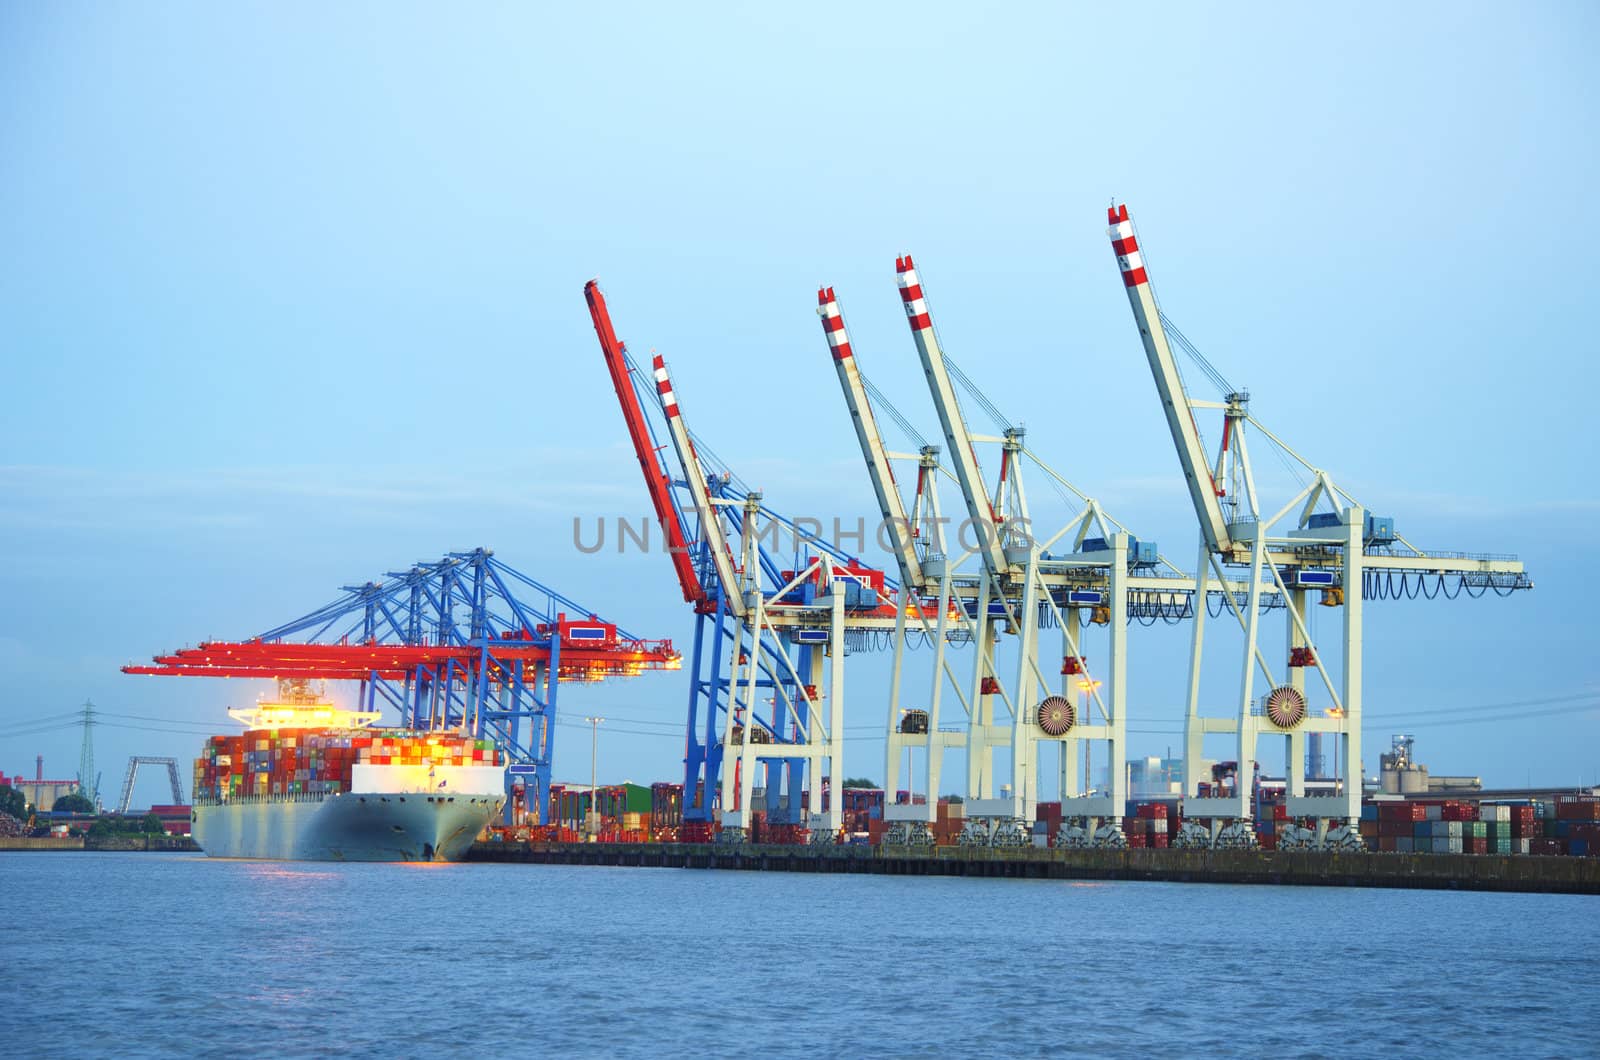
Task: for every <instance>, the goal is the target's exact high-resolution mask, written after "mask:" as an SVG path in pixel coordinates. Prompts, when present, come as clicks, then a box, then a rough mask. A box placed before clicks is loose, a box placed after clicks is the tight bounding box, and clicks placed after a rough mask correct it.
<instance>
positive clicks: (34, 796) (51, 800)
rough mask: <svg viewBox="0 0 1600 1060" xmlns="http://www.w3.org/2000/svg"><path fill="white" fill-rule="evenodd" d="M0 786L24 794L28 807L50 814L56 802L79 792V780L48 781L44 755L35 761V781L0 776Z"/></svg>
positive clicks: (20, 776)
mask: <svg viewBox="0 0 1600 1060" xmlns="http://www.w3.org/2000/svg"><path fill="white" fill-rule="evenodd" d="M0 784H5V785H7V786H9V787H11V788H14V789H16V790H17V791H20V792H22V797H23V798H25V799H27V800H28V805H29V806H32V807H33V808H34V809H35V810H38V811H39V812H41V813H46V812H49V810H50V808H51V807H52V806H54V805H55V804H56V800H57V799H59V798H61V796H63V795H71V794H72V793H74V792H76V791H77V790H78V781H77V778H73V779H72V780H46V779H45V775H44V755H39V756H38V757H37V758H36V759H35V760H34V770H33V779H32V780H29V779H28V778H27V777H24V776H22V775H21V774H18V775H17V776H14V777H7V776H5V775H4V774H0Z"/></svg>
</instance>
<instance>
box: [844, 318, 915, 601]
mask: <svg viewBox="0 0 1600 1060" xmlns="http://www.w3.org/2000/svg"><path fill="white" fill-rule="evenodd" d="M817 314H818V315H819V316H820V317H822V330H823V332H824V334H826V335H827V337H828V347H829V349H831V350H832V351H833V367H834V368H835V369H836V370H837V371H838V373H839V386H840V387H841V388H842V389H843V390H844V401H845V404H846V405H847V406H849V409H850V419H851V422H853V423H854V424H855V428H856V440H857V441H859V442H860V443H861V455H862V457H863V458H864V459H865V460H866V462H867V474H868V476H869V477H870V478H871V479H872V489H873V492H874V493H876V494H877V495H878V511H879V513H880V514H881V515H882V516H883V521H884V525H885V526H886V527H888V528H889V533H890V534H891V535H893V537H894V550H893V551H894V558H895V560H896V561H897V562H898V563H899V564H900V577H901V579H902V580H903V581H904V583H905V584H906V586H907V587H909V589H910V590H911V591H913V592H921V591H922V589H923V586H924V584H925V582H926V579H925V578H924V577H923V574H922V564H921V562H920V561H919V560H918V559H917V549H916V541H915V538H914V536H913V533H914V531H913V528H912V526H911V521H910V519H909V518H908V517H907V516H906V506H905V502H904V501H903V500H902V499H901V497H900V487H899V486H898V485H896V483H895V480H894V469H893V468H892V467H891V466H890V464H889V454H888V452H887V451H886V450H885V448H884V445H883V435H882V433H881V432H880V431H879V430H878V420H877V417H876V416H874V415H873V413H872V402H871V400H870V399H869V398H868V396H867V388H866V386H865V384H863V383H862V381H861V372H860V370H859V369H858V368H857V366H856V359H855V354H854V352H853V351H852V350H851V348H850V336H849V334H848V333H846V331H845V327H844V315H843V314H842V313H841V312H840V311H839V302H838V299H836V298H835V297H834V294H833V288H832V287H823V288H819V289H818V290H817ZM919 488H920V480H919Z"/></svg>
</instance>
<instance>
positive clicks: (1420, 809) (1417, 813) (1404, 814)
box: [1378, 802, 1428, 821]
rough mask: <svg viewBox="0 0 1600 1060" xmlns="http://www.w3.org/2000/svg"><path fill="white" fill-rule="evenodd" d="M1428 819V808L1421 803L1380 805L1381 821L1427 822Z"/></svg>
mask: <svg viewBox="0 0 1600 1060" xmlns="http://www.w3.org/2000/svg"><path fill="white" fill-rule="evenodd" d="M1427 819H1428V808H1427V807H1426V806H1424V805H1423V804H1422V803H1420V802H1380V803H1378V820H1380V821H1426V820H1427Z"/></svg>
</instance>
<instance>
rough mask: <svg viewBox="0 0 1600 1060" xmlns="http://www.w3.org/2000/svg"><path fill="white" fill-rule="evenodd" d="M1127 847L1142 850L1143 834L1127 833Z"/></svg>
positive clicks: (1143, 844) (1143, 843)
mask: <svg viewBox="0 0 1600 1060" xmlns="http://www.w3.org/2000/svg"><path fill="white" fill-rule="evenodd" d="M1128 846H1129V847H1130V848H1133V849H1138V850H1143V849H1144V846H1145V834H1144V833H1143V832H1130V833H1128Z"/></svg>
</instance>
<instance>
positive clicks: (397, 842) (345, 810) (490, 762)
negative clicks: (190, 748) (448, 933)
mask: <svg viewBox="0 0 1600 1060" xmlns="http://www.w3.org/2000/svg"><path fill="white" fill-rule="evenodd" d="M228 714H229V715H230V716H231V717H232V718H233V719H234V720H236V721H238V722H241V723H242V724H243V725H244V726H245V732H244V733H243V735H240V736H213V737H211V738H209V739H208V740H207V741H206V745H205V752H204V754H203V755H202V757H200V758H198V759H196V760H195V776H194V792H195V797H194V822H193V825H194V827H193V833H194V840H195V842H196V843H198V844H199V845H200V848H201V849H202V850H204V851H205V852H206V854H207V855H208V856H210V857H218V858H262V859H269V860H278V861H454V860H456V859H457V858H459V857H460V856H461V855H462V854H463V853H464V852H465V851H466V849H467V848H468V847H469V846H471V844H472V841H473V840H474V839H475V838H476V837H477V835H478V833H479V832H481V831H482V830H483V828H484V826H485V825H487V824H489V822H490V821H492V820H493V819H494V818H495V817H496V816H497V815H498V814H499V813H500V812H501V810H502V809H503V808H504V806H505V799H506V796H505V777H506V764H505V758H504V754H503V753H502V752H501V751H500V749H499V748H498V747H497V746H496V745H495V743H494V741H492V740H481V739H473V738H470V737H467V736H464V735H461V734H460V733H457V732H453V731H444V732H427V731H417V730H410V729H384V728H378V727H375V725H374V723H375V722H377V720H378V717H379V715H378V714H377V713H376V712H369V711H350V710H341V709H339V708H338V707H336V706H335V705H334V704H333V703H332V702H329V701H328V700H327V699H326V697H325V695H324V694H323V693H322V691H321V689H313V688H312V687H311V685H310V682H308V681H303V680H284V681H280V682H279V683H278V696H277V700H276V701H274V702H263V703H258V704H257V705H256V706H254V707H251V708H247V709H230V710H229V711H228Z"/></svg>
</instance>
